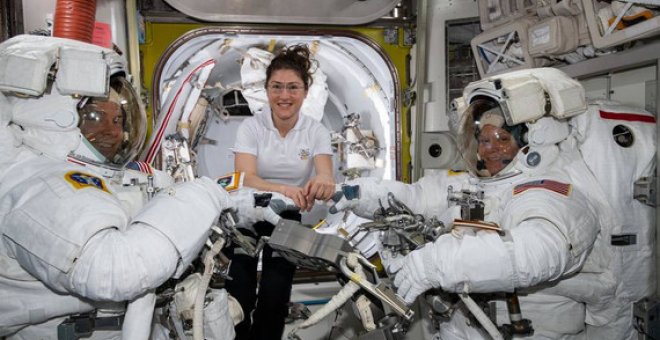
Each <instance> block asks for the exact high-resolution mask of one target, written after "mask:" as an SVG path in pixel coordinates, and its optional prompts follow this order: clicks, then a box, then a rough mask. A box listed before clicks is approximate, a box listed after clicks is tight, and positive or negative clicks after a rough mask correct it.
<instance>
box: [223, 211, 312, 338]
mask: <svg viewBox="0 0 660 340" xmlns="http://www.w3.org/2000/svg"><path fill="white" fill-rule="evenodd" d="M281 216H282V217H283V218H286V219H290V220H296V221H300V219H301V216H300V214H299V213H297V212H284V213H282V214H281ZM274 228H275V226H274V225H272V224H270V223H268V222H258V223H256V224H255V225H254V230H255V231H256V235H254V234H252V232H250V231H247V230H241V231H242V232H243V233H245V234H247V235H250V236H255V237H256V238H257V239H258V238H259V237H261V236H270V234H272V232H273V229H274ZM227 253H228V257H230V258H231V260H232V262H231V266H230V268H229V276H231V277H232V279H233V280H227V281H226V282H225V289H227V292H228V293H229V294H231V295H232V296H233V297H235V298H236V299H237V300H238V302H239V303H240V305H241V308H243V313H244V315H245V319H244V320H243V321H242V322H241V323H239V324H238V325H236V340H262V339H263V340H267V339H273V340H280V339H282V334H283V333H284V319H285V318H286V316H287V314H288V313H289V309H288V303H289V299H290V298H291V286H292V283H293V274H294V272H295V270H296V266H295V265H294V264H292V263H291V262H289V261H287V260H285V259H284V258H283V257H279V256H277V257H273V249H272V248H271V247H270V246H268V245H266V246H265V247H264V250H263V255H262V264H261V279H260V281H259V292H258V294H257V262H258V259H256V258H253V257H250V256H248V255H245V254H240V253H238V254H234V251H233V249H231V251H228V252H227ZM253 310H254V312H253Z"/></svg>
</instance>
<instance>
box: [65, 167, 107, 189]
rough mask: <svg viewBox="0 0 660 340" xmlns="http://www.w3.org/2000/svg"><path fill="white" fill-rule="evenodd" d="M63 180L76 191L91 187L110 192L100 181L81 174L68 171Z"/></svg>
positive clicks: (91, 176) (94, 177)
mask: <svg viewBox="0 0 660 340" xmlns="http://www.w3.org/2000/svg"><path fill="white" fill-rule="evenodd" d="M64 179H65V180H66V181H67V182H68V183H69V184H71V186H72V187H74V188H76V189H83V188H89V187H92V188H97V189H100V190H102V191H105V192H108V193H109V192H110V191H108V187H107V186H106V185H105V182H104V181H103V180H102V179H100V178H98V177H96V176H93V175H89V174H86V173H83V172H79V171H69V172H67V173H66V175H64Z"/></svg>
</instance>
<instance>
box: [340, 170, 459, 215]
mask: <svg viewBox="0 0 660 340" xmlns="http://www.w3.org/2000/svg"><path fill="white" fill-rule="evenodd" d="M346 184H347V185H359V186H360V198H359V199H358V200H357V202H356V203H355V204H356V205H355V206H354V207H353V209H352V210H353V212H354V213H355V214H357V215H358V216H360V217H363V218H373V213H374V212H375V211H376V210H377V209H379V208H380V207H381V204H382V206H383V207H385V208H387V206H388V205H387V195H388V193H390V192H391V193H392V194H393V195H394V197H396V199H398V200H399V201H401V202H402V203H403V204H405V205H406V206H408V208H410V209H411V210H412V211H413V212H414V213H416V214H422V215H424V216H426V217H431V216H437V215H438V214H439V213H441V212H443V211H444V210H446V209H447V184H448V180H447V175H446V173H442V174H437V175H431V176H425V177H422V178H420V179H419V181H417V182H415V183H413V184H406V183H402V182H398V181H389V180H381V179H378V178H373V177H365V178H358V179H355V180H351V181H348V182H347V183H346Z"/></svg>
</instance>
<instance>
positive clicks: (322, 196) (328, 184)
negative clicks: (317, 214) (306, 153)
mask: <svg viewBox="0 0 660 340" xmlns="http://www.w3.org/2000/svg"><path fill="white" fill-rule="evenodd" d="M314 170H315V172H316V176H314V177H313V178H311V179H310V180H309V181H308V182H307V183H306V184H305V187H304V189H303V193H304V194H305V199H306V200H307V204H308V205H309V206H310V207H311V206H313V205H314V200H315V199H318V200H323V201H327V200H329V199H330V198H331V197H332V195H333V194H334V193H335V179H334V176H333V175H332V157H331V156H330V155H326V154H319V155H316V156H314Z"/></svg>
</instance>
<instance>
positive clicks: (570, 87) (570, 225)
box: [335, 69, 630, 339]
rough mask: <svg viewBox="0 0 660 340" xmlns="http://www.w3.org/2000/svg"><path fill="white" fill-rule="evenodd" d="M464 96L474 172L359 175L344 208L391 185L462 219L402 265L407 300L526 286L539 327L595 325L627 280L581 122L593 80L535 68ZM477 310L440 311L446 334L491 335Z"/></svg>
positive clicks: (538, 331) (474, 87) (525, 297)
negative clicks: (620, 276)
mask: <svg viewBox="0 0 660 340" xmlns="http://www.w3.org/2000/svg"><path fill="white" fill-rule="evenodd" d="M460 100H461V101H463V102H462V103H464V106H463V107H462V108H461V109H459V111H461V112H463V115H462V118H461V123H460V126H459V131H458V138H457V144H458V147H459V149H460V150H461V153H462V155H463V158H464V160H465V162H466V165H467V167H468V169H469V174H468V173H455V172H451V171H449V172H445V173H440V174H437V175H431V176H426V177H423V178H421V179H420V180H419V181H418V182H417V183H414V184H411V185H408V184H403V183H400V182H394V181H380V180H377V179H373V178H361V179H357V180H353V181H349V182H348V183H347V184H350V185H358V186H359V192H360V195H359V196H360V197H359V198H357V199H352V200H348V199H346V198H342V199H341V200H340V201H339V202H337V203H336V205H335V208H336V209H337V210H346V209H350V210H352V211H353V212H355V213H357V214H358V215H360V216H363V217H366V218H369V217H371V216H372V214H373V213H374V211H375V210H376V209H378V208H379V206H380V202H387V200H386V198H387V194H388V192H391V193H393V194H394V196H395V197H396V198H398V199H399V200H401V201H402V202H403V203H404V204H406V205H408V207H410V208H411V210H412V211H413V212H414V213H419V214H422V215H424V216H427V217H432V216H435V217H438V218H439V219H440V220H441V221H443V222H444V223H445V225H450V226H453V231H452V232H451V233H447V234H444V235H442V236H440V237H439V238H438V239H437V240H436V241H435V242H433V243H429V244H426V245H425V246H424V247H422V248H420V249H417V250H415V251H412V252H411V253H409V254H408V255H407V256H406V257H405V258H404V259H403V260H402V261H398V265H397V266H400V269H399V268H393V270H397V269H398V272H397V274H396V277H395V279H394V285H395V286H396V287H397V293H398V294H399V295H400V296H402V297H403V298H404V299H405V301H406V302H407V303H412V302H413V301H414V300H415V299H416V298H417V297H418V296H419V295H421V294H422V293H424V292H426V291H427V290H429V289H431V288H441V289H442V290H443V291H445V292H449V293H497V292H514V291H515V292H517V294H518V297H519V301H520V309H521V311H522V317H523V318H526V319H529V320H530V321H531V325H532V327H533V329H534V333H533V335H529V334H527V337H528V338H534V339H560V338H561V339H572V338H581V337H584V336H585V334H586V333H587V332H586V328H587V325H589V324H596V323H597V321H599V320H600V322H602V321H603V320H607V316H603V315H599V314H598V313H599V311H603V310H604V309H606V307H605V306H607V305H608V303H610V302H611V301H612V299H613V295H614V293H615V286H616V283H615V281H616V278H615V274H613V273H612V272H611V271H610V270H608V261H609V260H610V259H611V258H612V257H611V252H610V250H609V248H608V247H607V245H606V243H605V241H604V239H603V237H602V235H601V229H611V225H609V224H608V223H612V222H611V221H612V220H613V215H612V214H613V212H612V211H608V210H610V209H608V208H607V207H608V205H607V203H606V198H605V194H604V192H603V190H601V189H600V187H599V185H598V183H597V181H596V179H595V178H594V176H593V175H592V174H591V172H590V171H589V169H588V168H587V165H586V163H585V162H584V159H583V158H582V156H581V154H580V152H579V150H578V148H577V146H576V145H577V141H576V138H575V137H574V135H573V134H572V129H571V127H570V125H569V122H570V119H571V118H570V117H572V116H575V115H578V114H580V113H583V112H585V111H586V109H587V103H586V100H585V96H584V89H583V88H582V87H581V85H580V84H579V83H577V81H574V80H573V79H571V78H569V77H568V76H566V75H565V74H563V73H562V72H560V71H558V70H556V69H532V70H522V71H516V72H511V73H508V74H504V75H501V76H494V77H491V78H489V79H484V80H481V81H477V82H474V83H472V84H470V85H468V87H466V89H465V91H464V97H463V98H461V99H460ZM459 104H461V102H459ZM459 107H460V106H459ZM461 197H463V198H465V199H464V200H461V199H460V198H461ZM461 208H462V210H463V211H462V212H461ZM466 215H467V216H466ZM607 242H609V240H607ZM392 263H396V262H392ZM494 302H495V306H496V308H495V312H496V323H497V324H498V325H502V324H508V323H510V322H511V321H512V320H510V317H509V315H508V313H507V307H506V306H505V305H504V303H503V301H501V300H498V299H495V300H494ZM468 317H469V313H468V312H467V311H466V309H465V307H461V308H458V309H457V310H456V311H455V312H454V313H453V314H452V315H451V317H450V318H449V319H448V320H441V321H440V324H439V333H438V334H437V335H438V336H439V337H440V338H442V339H478V338H485V337H486V334H485V331H484V330H483V329H482V328H481V327H479V324H478V323H477V322H474V319H468ZM628 317H630V315H628ZM609 321H612V319H609Z"/></svg>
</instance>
